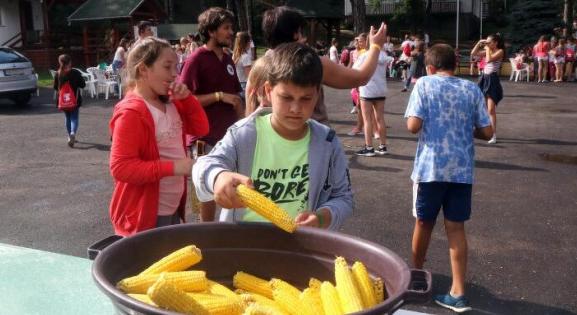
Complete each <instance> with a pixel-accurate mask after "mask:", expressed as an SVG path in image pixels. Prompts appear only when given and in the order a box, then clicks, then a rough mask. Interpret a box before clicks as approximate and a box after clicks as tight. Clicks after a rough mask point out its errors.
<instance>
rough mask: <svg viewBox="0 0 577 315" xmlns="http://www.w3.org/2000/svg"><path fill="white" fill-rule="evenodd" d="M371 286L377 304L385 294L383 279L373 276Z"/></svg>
mask: <svg viewBox="0 0 577 315" xmlns="http://www.w3.org/2000/svg"><path fill="white" fill-rule="evenodd" d="M373 288H374V291H375V300H376V301H377V304H378V303H381V302H383V301H384V300H385V298H386V296H387V292H386V291H385V285H384V283H383V279H381V278H379V277H377V278H375V279H374V280H373Z"/></svg>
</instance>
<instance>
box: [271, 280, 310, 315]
mask: <svg viewBox="0 0 577 315" xmlns="http://www.w3.org/2000/svg"><path fill="white" fill-rule="evenodd" d="M283 282H284V281H283ZM291 287H292V286H291V285H290V284H288V283H287V284H286V285H284V284H283V285H276V286H273V290H272V295H273V297H274V301H275V302H277V303H278V304H279V305H280V307H281V308H282V309H283V310H284V311H285V312H287V313H289V314H291V315H300V314H303V307H302V305H301V302H300V299H299V296H300V293H298V294H295V292H293V289H294V290H297V291H298V289H296V288H294V287H292V289H291ZM306 315H309V314H308V313H306Z"/></svg>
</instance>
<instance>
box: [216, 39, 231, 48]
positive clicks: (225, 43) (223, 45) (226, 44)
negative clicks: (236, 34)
mask: <svg viewBox="0 0 577 315" xmlns="http://www.w3.org/2000/svg"><path fill="white" fill-rule="evenodd" d="M216 46H218V47H220V48H226V47H229V46H230V44H229V42H228V41H219V40H216Z"/></svg>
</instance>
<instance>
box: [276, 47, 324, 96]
mask: <svg viewBox="0 0 577 315" xmlns="http://www.w3.org/2000/svg"><path fill="white" fill-rule="evenodd" d="M269 66H270V69H269V72H268V75H267V81H268V82H269V83H270V85H271V86H275V85H276V84H277V83H279V82H290V83H292V84H295V85H298V86H302V87H309V86H314V87H317V88H319V87H320V85H321V82H322V79H323V65H322V64H321V59H320V58H319V56H318V55H317V53H316V52H315V51H314V50H313V49H312V48H310V47H308V46H306V45H303V44H299V43H297V42H293V43H285V44H280V45H278V46H277V47H276V48H275V49H274V50H273V51H272V53H271V56H270V60H269Z"/></svg>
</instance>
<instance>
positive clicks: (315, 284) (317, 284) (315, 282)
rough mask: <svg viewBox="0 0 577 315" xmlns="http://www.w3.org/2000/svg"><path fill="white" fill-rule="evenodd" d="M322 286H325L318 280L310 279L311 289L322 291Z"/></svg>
mask: <svg viewBox="0 0 577 315" xmlns="http://www.w3.org/2000/svg"><path fill="white" fill-rule="evenodd" d="M321 284H323V282H322V281H321V280H319V279H317V278H310V279H309V288H312V289H318V290H320V289H321Z"/></svg>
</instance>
